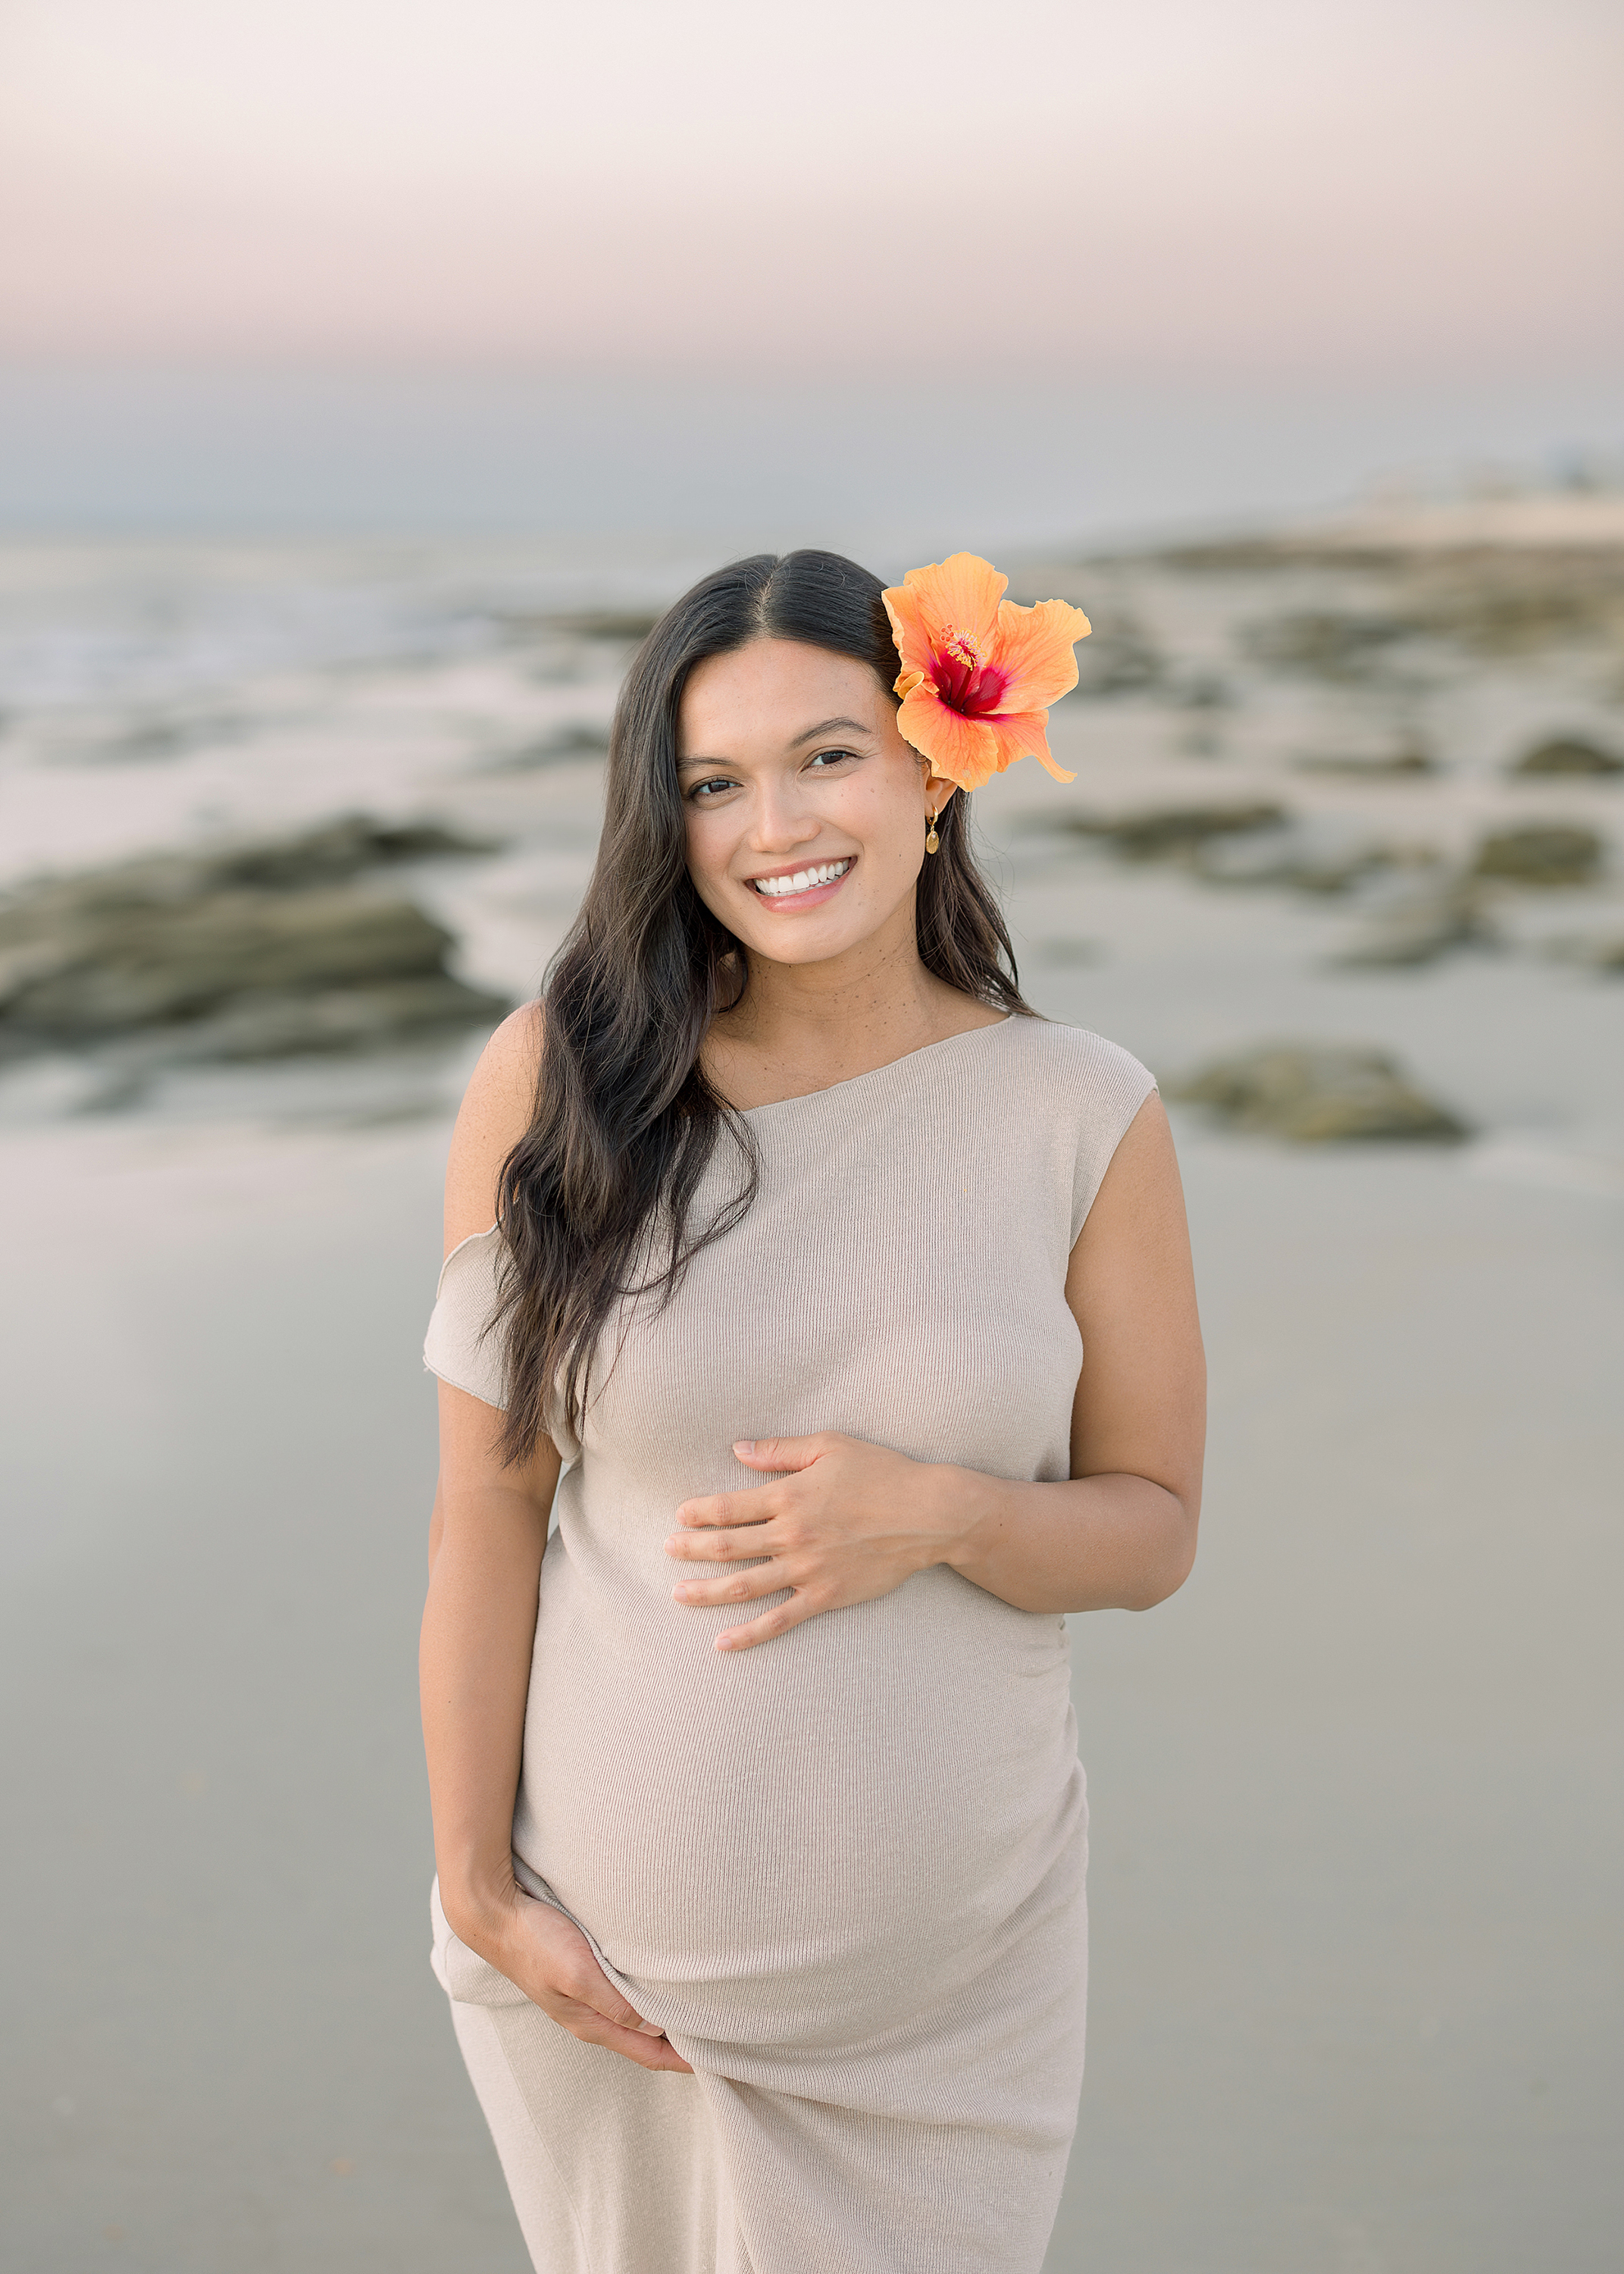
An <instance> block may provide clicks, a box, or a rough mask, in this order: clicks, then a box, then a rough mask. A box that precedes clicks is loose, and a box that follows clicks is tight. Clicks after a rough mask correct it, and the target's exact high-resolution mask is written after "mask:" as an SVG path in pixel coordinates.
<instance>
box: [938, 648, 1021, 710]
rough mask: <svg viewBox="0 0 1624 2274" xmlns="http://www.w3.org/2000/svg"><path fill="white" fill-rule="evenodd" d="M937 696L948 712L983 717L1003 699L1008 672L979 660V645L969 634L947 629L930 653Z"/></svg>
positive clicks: (1008, 680) (1008, 676) (1007, 681)
mask: <svg viewBox="0 0 1624 2274" xmlns="http://www.w3.org/2000/svg"><path fill="white" fill-rule="evenodd" d="M931 665H932V669H931V676H932V678H933V679H934V680H935V681H936V693H937V695H938V696H939V697H941V699H942V701H943V702H944V703H945V704H946V705H947V707H948V709H949V710H950V711H957V712H960V713H961V714H962V715H963V716H964V717H965V718H966V719H981V718H984V717H985V716H986V715H987V713H988V712H989V711H996V709H997V707H998V705H999V704H1000V703H1002V702H1003V700H1004V689H1005V688H1006V687H1007V686H1008V685H1009V683H1010V674H1009V673H1008V672H1007V671H1000V670H999V669H998V667H997V666H996V664H987V663H983V662H982V661H981V646H980V644H979V643H978V642H977V641H975V640H973V639H972V638H971V636H970V635H969V634H968V632H961V631H954V630H950V631H948V632H946V633H944V636H943V637H942V639H941V641H940V643H939V644H937V645H936V647H935V648H934V649H933V650H932V652H931Z"/></svg>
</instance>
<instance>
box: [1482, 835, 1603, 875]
mask: <svg viewBox="0 0 1624 2274" xmlns="http://www.w3.org/2000/svg"><path fill="white" fill-rule="evenodd" d="M1604 850H1605V847H1604V846H1603V843H1602V840H1601V839H1600V838H1599V837H1598V835H1597V833H1596V832H1595V831H1594V830H1593V829H1583V828H1580V827H1578V826H1577V825H1575V824H1573V823H1569V822H1556V821H1553V822H1537V823H1531V824H1530V825H1528V826H1526V827H1524V828H1521V829H1500V830H1496V831H1495V832H1493V833H1492V835H1491V836H1488V837H1485V839H1484V840H1483V842H1482V843H1481V844H1480V845H1479V846H1478V847H1477V857H1476V859H1475V860H1474V861H1473V862H1472V870H1473V873H1474V875H1476V876H1479V877H1504V878H1506V879H1507V881H1508V882H1510V883H1513V884H1518V885H1586V884H1589V883H1590V879H1591V878H1592V877H1594V876H1596V875H1597V873H1598V870H1600V868H1601V863H1602V855H1603V852H1604Z"/></svg>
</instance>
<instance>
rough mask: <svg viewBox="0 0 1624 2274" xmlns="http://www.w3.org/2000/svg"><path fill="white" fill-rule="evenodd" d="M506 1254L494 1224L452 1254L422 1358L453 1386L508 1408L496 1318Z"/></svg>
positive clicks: (505, 1369) (443, 1272) (505, 1359)
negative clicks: (504, 1255) (503, 1262)
mask: <svg viewBox="0 0 1624 2274" xmlns="http://www.w3.org/2000/svg"><path fill="white" fill-rule="evenodd" d="M503 1254H504V1249H503V1246H502V1236H501V1233H500V1231H498V1229H497V1227H496V1226H495V1225H494V1224H492V1226H491V1229H490V1230H489V1231H476V1232H474V1233H472V1234H471V1235H470V1238H468V1239H464V1240H462V1241H461V1242H460V1243H459V1245H458V1246H455V1247H454V1248H453V1249H452V1251H451V1253H450V1254H449V1255H447V1258H446V1260H445V1261H444V1263H443V1264H441V1266H440V1284H439V1285H438V1287H436V1289H435V1291H434V1308H433V1310H432V1313H431V1314H430V1315H429V1330H428V1333H427V1334H426V1335H425V1337H424V1342H423V1363H424V1365H425V1367H427V1368H428V1370H429V1372H430V1373H431V1374H438V1375H439V1377H440V1380H441V1381H442V1382H449V1383H450V1384H451V1387H452V1388H453V1389H465V1390H467V1392H468V1394H469V1396H470V1397H477V1398H479V1399H481V1400H482V1401H483V1402H484V1403H485V1404H486V1405H494V1406H497V1407H499V1408H500V1409H501V1410H503V1411H506V1409H507V1404H508V1384H507V1372H508V1353H507V1347H506V1344H505V1342H504V1339H503V1337H502V1332H501V1329H500V1326H498V1325H497V1324H496V1323H495V1320H496V1309H497V1304H498V1301H499V1300H500V1294H501V1269H502V1259H503Z"/></svg>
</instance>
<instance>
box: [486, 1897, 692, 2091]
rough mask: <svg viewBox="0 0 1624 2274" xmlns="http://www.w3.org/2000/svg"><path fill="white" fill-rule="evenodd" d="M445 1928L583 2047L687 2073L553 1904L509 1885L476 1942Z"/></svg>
mask: <svg viewBox="0 0 1624 2274" xmlns="http://www.w3.org/2000/svg"><path fill="white" fill-rule="evenodd" d="M453 1931H455V1932H456V1933H457V1934H458V1935H459V1937H460V1939H462V1941H464V1942H467V1943H468V1944H469V1946H470V1949H477V1951H478V1954H479V1955H480V1957H482V1958H484V1959H486V1960H488V1961H489V1962H490V1963H491V1965H492V1966H494V1967H495V1969H496V1970H497V1972H498V1973H499V1974H505V1975H506V1976H507V1977H508V1981H509V1982H511V1983H512V1984H513V1985H514V1987H515V1989H517V1990H523V1992H524V1994H525V1996H526V1997H527V1998H528V1999H530V2003H531V2005H532V2006H539V2007H541V2010H542V2012H543V2013H544V2014H551V2015H552V2017H553V2020H554V2021H555V2022H557V2023H558V2024H559V2026H560V2029H568V2031H569V2034H570V2036H571V2037H579V2038H580V2040H581V2042H582V2044H583V2045H603V2046H605V2048H606V2049H607V2050H608V2051H609V2052H612V2053H623V2054H624V2055H625V2056H626V2058H627V2059H628V2060H632V2061H635V2062H636V2064H637V2066H638V2067H639V2068H661V2069H674V2070H677V2071H679V2072H680V2074H682V2075H684V2076H691V2075H692V2074H693V2070H692V2069H691V2068H690V2067H688V2063H687V2061H685V2060H684V2059H683V2058H682V2056H681V2054H680V2053H679V2052H676V2051H675V2050H674V2049H673V2047H672V2046H671V2045H670V2044H667V2042H666V2039H665V2032H664V2030H663V2029H658V2027H657V2026H656V2024H655V2023H654V2022H645V2021H644V2020H643V2016H642V2014H639V2013H637V2012H636V2011H635V2009H634V2008H633V2007H630V2006H628V2004H627V2002H626V2000H625V1999H624V1998H622V1997H621V1995H620V1992H619V1991H618V1990H617V1989H616V1988H615V1986H614V1984H613V1983H612V1982H611V1981H610V1979H609V1977H608V1976H607V1975H606V1974H605V1972H604V1969H603V1968H602V1967H601V1966H600V1965H599V1964H598V1961H597V1960H596V1959H595V1958H594V1957H593V1955H592V1946H591V1944H590V1942H589V1941H588V1940H587V1939H586V1937H585V1935H583V1933H582V1931H581V1930H580V1928H579V1927H578V1926H577V1925H576V1924H575V1921H574V1920H573V1919H569V1918H566V1917H565V1916H564V1914H563V1912H562V1911H560V1910H558V1909H555V1908H554V1907H553V1904H551V1903H543V1902H538V1901H537V1900H536V1898H535V1897H534V1896H533V1895H527V1894H525V1892H524V1890H523V1887H520V1886H516V1885H515V1886H514V1887H513V1888H512V1889H511V1891H510V1892H509V1894H508V1898H507V1901H505V1902H504V1903H503V1904H502V1906H501V1907H500V1917H499V1918H498V1919H497V1920H496V1921H494V1922H492V1927H491V1928H490V1930H488V1931H484V1932H480V1933H479V1936H478V1941H477V1943H476V1942H475V1941H474V1940H473V1939H472V1936H471V1935H469V1934H462V1930H461V1929H460V1928H455V1927H454V1930H453Z"/></svg>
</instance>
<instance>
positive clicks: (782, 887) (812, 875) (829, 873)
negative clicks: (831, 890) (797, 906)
mask: <svg viewBox="0 0 1624 2274" xmlns="http://www.w3.org/2000/svg"><path fill="white" fill-rule="evenodd" d="M855 858H856V855H855V854H850V853H848V854H847V855H846V858H845V860H844V861H815V862H810V863H809V864H808V866H807V867H806V868H804V869H797V870H795V872H794V874H793V876H790V877H751V878H750V880H749V884H750V890H751V891H752V892H756V893H758V894H759V895H760V897H761V898H762V899H763V900H803V899H805V897H806V896H807V894H808V893H809V892H821V891H822V890H823V887H824V886H825V885H838V883H839V881H840V879H841V877H844V876H845V875H846V871H847V870H848V869H850V867H851V865H852V862H853V860H855Z"/></svg>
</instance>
